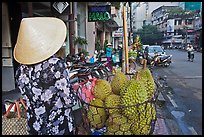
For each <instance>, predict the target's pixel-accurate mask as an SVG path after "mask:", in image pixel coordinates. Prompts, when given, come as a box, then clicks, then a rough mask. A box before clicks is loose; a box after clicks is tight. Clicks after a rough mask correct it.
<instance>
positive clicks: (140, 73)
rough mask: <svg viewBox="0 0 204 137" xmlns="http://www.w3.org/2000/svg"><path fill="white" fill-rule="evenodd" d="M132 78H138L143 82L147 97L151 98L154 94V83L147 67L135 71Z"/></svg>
mask: <svg viewBox="0 0 204 137" xmlns="http://www.w3.org/2000/svg"><path fill="white" fill-rule="evenodd" d="M133 79H138V80H140V81H143V82H144V85H145V89H146V91H147V96H148V99H151V98H152V97H153V96H154V91H155V83H154V79H153V76H152V73H151V72H150V70H149V69H148V68H145V69H143V68H141V69H138V70H137V72H136V75H134V76H133Z"/></svg>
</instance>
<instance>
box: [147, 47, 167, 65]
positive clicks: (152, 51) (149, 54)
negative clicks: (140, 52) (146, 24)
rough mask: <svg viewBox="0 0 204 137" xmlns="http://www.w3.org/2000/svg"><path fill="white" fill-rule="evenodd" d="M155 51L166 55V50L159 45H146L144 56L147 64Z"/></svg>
mask: <svg viewBox="0 0 204 137" xmlns="http://www.w3.org/2000/svg"><path fill="white" fill-rule="evenodd" d="M156 53H158V54H160V55H166V52H165V51H164V49H163V48H162V47H161V46H160V45H150V46H147V47H146V48H145V50H144V58H145V59H147V63H148V64H149V63H150V62H151V60H152V59H153V58H154V56H155V54H156Z"/></svg>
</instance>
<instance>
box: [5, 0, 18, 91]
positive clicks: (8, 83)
mask: <svg viewBox="0 0 204 137" xmlns="http://www.w3.org/2000/svg"><path fill="white" fill-rule="evenodd" d="M13 60H14V59H13V53H12V45H11V38H10V27H9V13H8V5H7V3H4V2H3V3H2V91H9V90H12V89H14V88H15V79H14V67H13Z"/></svg>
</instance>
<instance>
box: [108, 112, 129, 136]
mask: <svg viewBox="0 0 204 137" xmlns="http://www.w3.org/2000/svg"><path fill="white" fill-rule="evenodd" d="M106 126H107V133H106V135H132V133H131V131H130V127H131V124H130V123H128V119H127V118H126V117H125V116H123V115H121V114H118V113H114V114H112V115H110V116H109V118H108V119H107V121H106Z"/></svg>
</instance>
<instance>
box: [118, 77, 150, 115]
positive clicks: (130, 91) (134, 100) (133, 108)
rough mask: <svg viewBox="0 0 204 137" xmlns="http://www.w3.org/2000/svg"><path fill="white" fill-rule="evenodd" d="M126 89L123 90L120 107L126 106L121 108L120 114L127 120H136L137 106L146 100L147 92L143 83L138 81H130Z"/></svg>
mask: <svg viewBox="0 0 204 137" xmlns="http://www.w3.org/2000/svg"><path fill="white" fill-rule="evenodd" d="M130 81H131V82H129V85H128V86H127V87H126V86H125V87H126V89H123V93H122V94H123V95H122V96H121V106H127V107H125V108H122V109H121V111H122V114H124V115H125V116H126V117H128V118H129V119H135V118H137V114H138V112H137V105H138V104H140V103H143V102H145V101H146V100H147V92H146V91H145V87H144V85H143V83H142V82H141V81H139V80H130Z"/></svg>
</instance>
